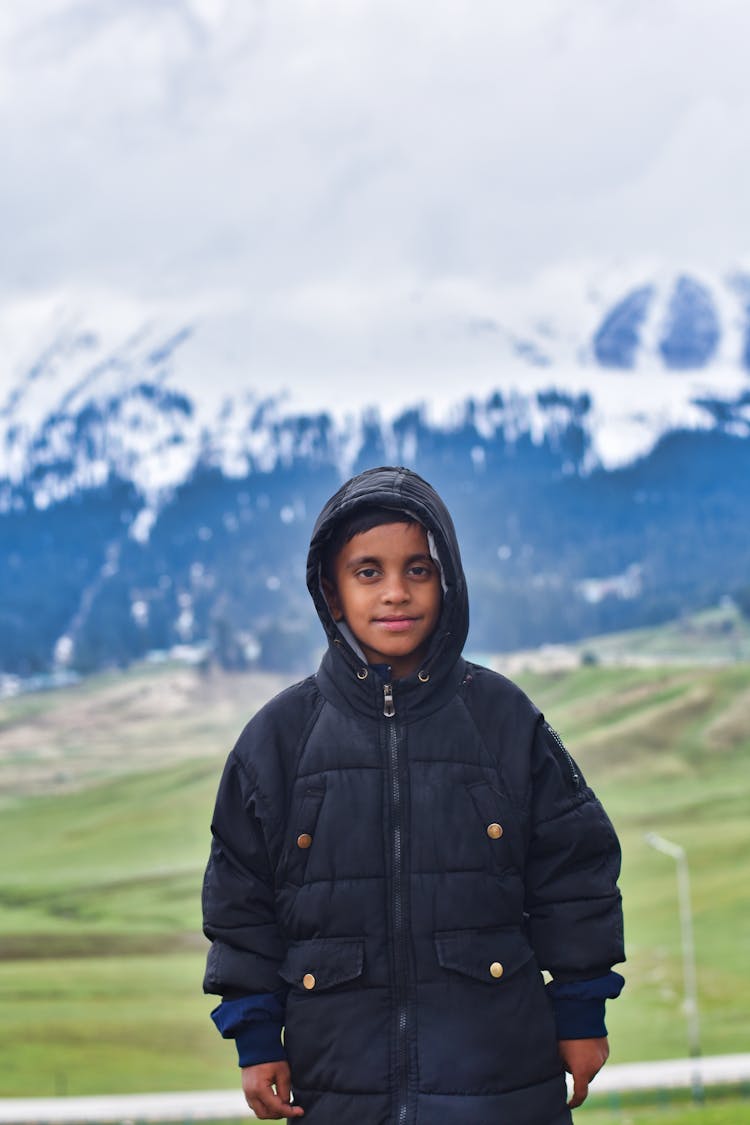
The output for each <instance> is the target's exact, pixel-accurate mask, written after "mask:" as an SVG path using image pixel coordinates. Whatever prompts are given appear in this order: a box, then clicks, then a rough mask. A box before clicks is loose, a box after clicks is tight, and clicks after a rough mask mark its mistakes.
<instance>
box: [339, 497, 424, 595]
mask: <svg viewBox="0 0 750 1125" xmlns="http://www.w3.org/2000/svg"><path fill="white" fill-rule="evenodd" d="M384 523H410V524H411V523H416V524H419V520H418V519H417V518H416V516H413V515H411V513H410V512H405V511H402V510H400V509H398V508H377V507H374V506H370V507H364V508H357V510H356V512H354V513H353V514H352V515H351V516H349V517H348V519H343V520H341V522H340V523H338V524H337V525H336V527H335V528H334V530H333V534H332V535H331V538H330V539H329V540H328V542H327V543H326V546H325V550H324V551H323V558H322V562H321V573H322V576H323V578H325V579H327V580H328V581H329V582H333V580H334V573H333V568H334V563H335V561H336V556H337V555H338V553H339V551H340V550H341V548H342V547H343V546H344V544H345V543H348V542H349V540H350V539H353V538H354V536H355V535H361V534H362V533H363V532H365V531H372V529H373V528H374V527H380V526H381V524H384ZM420 526H421V525H420Z"/></svg>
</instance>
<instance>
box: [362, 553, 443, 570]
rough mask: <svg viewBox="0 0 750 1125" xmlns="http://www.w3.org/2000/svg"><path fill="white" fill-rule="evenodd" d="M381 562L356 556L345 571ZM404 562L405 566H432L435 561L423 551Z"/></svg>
mask: <svg viewBox="0 0 750 1125" xmlns="http://www.w3.org/2000/svg"><path fill="white" fill-rule="evenodd" d="M381 561H382V560H381V559H380V558H379V557H378V556H377V555H358V556H357V558H354V559H349V562H348V563H347V564H346V568H345V569H346V570H354V568H355V567H358V566H363V565H364V563H375V564H376V565H377V566H380V564H381ZM405 562H406V565H407V566H409V565H410V564H411V563H414V562H428V563H433V564H434V562H435V560H434V559H433V558H432V556H431V555H428V554H425V552H424V551H418V552H417V554H416V555H409V557H408V558H407V559H406V560H405Z"/></svg>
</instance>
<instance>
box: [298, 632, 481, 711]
mask: <svg viewBox="0 0 750 1125" xmlns="http://www.w3.org/2000/svg"><path fill="white" fill-rule="evenodd" d="M352 655H353V654H352V652H351V650H350V649H349V647H348V645H345V644H343V643H341V642H338V643H337V642H336V641H333V642H332V643H331V644H330V645H329V647H328V650H327V651H326V653H325V654H324V656H323V659H322V661H321V664H320V668H319V669H318V673H317V681H318V686H319V688H320V691H321V693H322V694H323V696H324V697H325V698H326V699H327V700H328V702H329V703H331V704H333V706H334V707H337V708H338V709H339V710H342V711H350V712H354V713H356V714H358V715H361V716H362V717H364V718H368V719H375V720H379V719H383V720H385V692H384V687H385V680H384V679H383V677H382V676H381V675H379V674H378V671H377V670H376V669H374V668H370V667H369V666H368V665H367V664H363V663H359V662H358V661H356V660H353V659H352ZM465 672H466V662H465V661H464V660H463V659H462V658H459V659H458V660H456V661H454V662H453V663H452V664H450V665H449V664H447V663H446V662H440V663H439V664H438V665H436V666H434V668H433V670H432V671H431V672H419V673H415V674H414V675H411V676H406V677H405V678H404V679H402V680H393V681H392V683H391V685H390V686H391V689H392V694H393V703H394V708H395V715H394V718H395V720H396V722H397V723H399V724H400V723H411V722H414V721H416V720H417V719H420V718H424V717H425V716H426V715H429V714H431V713H432V712H433V711H437V710H438V708H440V707H442V706H443V705H444V704H445V703H446V702H447V701H448V699H450V698H451V697H452V696H453V695H455V693H456V691H457V690H458V688H459V686H460V684H461V682H462V680H463V678H464V675H465Z"/></svg>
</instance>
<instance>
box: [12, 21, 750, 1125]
mask: <svg viewBox="0 0 750 1125" xmlns="http://www.w3.org/2000/svg"><path fill="white" fill-rule="evenodd" d="M749 34H750V13H749V12H748V9H747V7H746V6H745V5H744V4H742V3H739V2H736V0H715V2H714V3H712V4H711V5H708V4H706V3H702V2H701V0H682V2H680V3H678V2H676V0H658V2H657V3H649V4H647V3H642V2H640V0H630V2H628V3H625V2H620V0H612V2H610V3H607V4H601V3H596V2H593V0H576V3H572V2H569V0H527V2H525V3H524V4H519V3H508V4H495V3H490V2H488V0H476V2H475V3H473V4H472V5H470V6H469V7H467V6H465V5H459V4H458V3H455V2H445V3H443V2H436V0H432V2H431V3H427V2H426V0H412V2H410V3H407V4H396V3H392V2H391V0H347V2H346V3H344V2H337V0H288V2H287V3H285V4H283V5H282V4H275V5H271V4H269V3H266V2H262V0H258V2H253V0H244V2H241V0H159V2H150V0H149V2H147V0H119V2H117V3H114V2H110V0H96V2H94V0H27V2H26V3H24V5H23V6H22V5H20V4H9V5H5V6H4V7H3V9H2V11H0V151H2V152H3V154H4V155H3V175H2V177H1V178H0V210H1V212H2V215H3V219H4V238H3V252H4V255H3V258H4V269H3V271H2V274H1V275H0V340H1V341H2V348H1V350H0V355H1V356H2V360H1V361H0V812H1V813H2V816H1V817H0V845H1V848H2V850H1V852H0V854H2V855H3V856H4V860H3V864H2V873H1V874H0V904H2V908H3V909H2V911H1V912H0V954H1V955H2V959H1V960H0V1000H1V1001H2V1004H3V1010H4V1016H3V1021H2V1025H1V1026H0V1045H1V1049H2V1055H3V1068H2V1072H1V1073H0V1095H6V1096H17V1095H26V1094H28V1095H32V1094H33V1095H38V1096H41V1095H46V1094H49V1095H52V1094H87V1093H99V1092H128V1091H130V1092H135V1091H149V1090H170V1089H202V1088H213V1087H222V1086H226V1087H229V1086H231V1085H232V1084H235V1083H236V1078H237V1076H236V1073H235V1070H234V1060H233V1057H232V1052H231V1050H230V1047H229V1046H228V1045H226V1044H223V1043H222V1042H221V1040H220V1039H219V1037H218V1036H217V1035H216V1033H215V1032H214V1030H213V1028H212V1027H211V1025H210V1023H209V1021H208V1018H207V1013H208V1009H209V1008H210V1007H211V1001H210V1000H209V999H207V998H205V999H204V998H202V997H201V995H200V981H201V973H202V969H201V963H202V958H203V940H202V938H201V937H200V933H199V931H200V917H199V907H198V895H199V887H200V879H201V875H202V869H203V864H204V861H205V857H206V854H207V850H208V824H209V820H210V814H211V807H212V801H213V793H214V791H215V786H216V783H217V780H218V775H219V771H220V769H221V764H222V761H223V758H224V756H225V754H226V752H227V751H228V749H229V748H230V747H231V745H232V743H233V741H234V738H235V737H236V735H237V734H238V732H239V730H240V729H241V727H242V726H243V725H244V722H245V721H246V720H247V718H249V716H250V715H251V714H252V712H253V710H254V709H255V708H256V707H257V706H259V705H260V704H262V703H263V702H264V701H265V699H267V698H268V697H269V695H271V694H272V693H273V692H274V691H276V690H278V689H279V688H280V687H281V686H283V685H284V684H285V683H288V682H289V681H290V680H291V679H294V678H297V677H299V676H300V675H303V674H306V673H307V672H309V671H311V670H312V669H313V668H314V667H315V664H316V662H317V660H318V659H319V656H320V653H321V650H322V641H323V634H322V631H321V629H320V625H319V623H318V622H317V619H316V617H315V615H314V612H313V609H312V605H311V603H310V601H309V598H308V595H307V592H306V589H305V585H304V563H305V555H306V549H307V541H308V538H309V533H310V530H311V527H312V523H313V521H314V518H315V515H316V513H317V511H318V510H319V508H320V506H321V505H322V503H323V502H324V501H325V499H326V498H327V497H328V496H329V495H330V494H331V493H332V492H333V491H334V490H335V489H336V488H337V487H338V485H339V483H341V481H342V480H343V479H345V478H346V477H347V476H348V475H350V474H351V473H353V472H356V471H358V470H359V469H362V468H365V467H368V466H371V465H376V464H382V463H399V464H406V465H409V466H410V467H412V468H414V469H416V470H417V471H418V472H420V473H422V474H423V475H424V476H426V477H427V479H428V480H430V481H431V482H432V483H433V484H434V485H435V486H436V487H437V488H438V490H439V491H440V492H441V493H442V494H443V495H444V497H445V499H446V501H447V503H448V505H449V507H450V508H451V510H452V512H453V513H454V517H455V520H456V524H457V529H458V533H459V538H460V541H461V544H462V548H463V551H464V557H465V564H466V569H467V573H468V578H469V591H470V596H471V611H472V627H471V633H470V638H469V655H471V656H472V657H476V658H479V659H481V660H482V661H484V662H486V663H489V664H491V665H492V666H494V667H496V668H497V669H499V670H501V671H504V672H506V673H508V674H510V675H512V676H514V677H515V678H518V679H519V680H520V682H521V683H522V684H523V686H524V687H526V688H527V689H528V690H529V691H530V692H531V694H532V695H533V697H534V698H535V699H536V700H537V701H538V702H539V703H540V705H541V706H543V707H544V709H545V710H546V712H547V714H548V716H549V718H550V720H551V721H552V722H553V723H554V725H555V726H556V727H557V728H558V729H559V730H560V731H561V733H562V734H563V737H564V738H565V740H566V743H567V744H568V746H569V748H570V750H571V752H572V753H573V754H574V755H575V756H576V757H577V758H579V759H580V761H581V762H582V764H583V766H584V769H585V771H586V773H587V776H588V779H589V780H590V782H591V783H592V784H593V785H594V787H595V788H596V789H597V791H598V792H599V793H600V794H601V796H602V797H603V799H604V800H605V803H606V804H607V806H608V808H609V809H610V811H611V812H612V815H613V818H614V820H615V823H616V826H617V828H618V830H619V831H620V833H621V835H622V837H623V841H624V846H625V867H624V877H623V886H624V892H625V896H626V905H627V914H626V919H627V934H626V936H627V938H628V945H629V957H630V962H629V965H628V967H627V972H628V986H627V990H626V992H625V993H624V994H623V997H622V998H621V1000H619V1001H617V1003H616V1004H612V1005H611V1009H612V1012H611V1018H610V1030H611V1033H612V1042H613V1058H612V1062H613V1063H616V1062H623V1063H624V1062H630V1061H643V1060H646V1061H648V1060H655V1059H661V1058H667V1057H680V1056H684V1055H687V1054H688V1052H689V1050H690V1043H689V1042H688V1036H687V1024H686V1020H685V1010H684V992H683V980H682V946H681V938H680V924H679V918H678V901H677V886H676V882H675V869H674V864H673V863H671V862H670V860H669V858H668V857H666V856H664V855H663V854H659V853H657V852H655V851H654V850H653V849H650V848H649V847H648V846H647V844H646V842H645V840H644V834H645V833H646V832H648V831H655V832H658V833H660V834H661V835H663V836H666V837H667V838H669V839H670V840H672V841H675V842H676V843H677V844H678V845H679V846H682V847H684V848H685V849H686V852H687V855H688V860H689V863H690V870H691V879H692V904H693V909H694V926H695V948H696V958H697V980H698V1005H699V1009H700V1033H701V1042H700V1047H701V1050H702V1051H703V1052H704V1053H705V1054H710V1055H723V1054H738V1053H741V1052H744V1051H747V1050H748V1043H750V1021H748V1017H747V1011H748V1007H749V1006H750V973H748V968H747V949H748V948H750V913H749V912H748V909H747V908H748V897H749V896H748V891H747V886H748V876H750V868H749V867H748V859H747V856H748V844H750V827H749V823H750V822H749V819H748V816H747V813H748V808H749V807H750V804H749V798H750V781H749V780H748V770H747V753H748V750H749V749H750V736H749V735H748V733H747V731H748V726H749V725H750V724H748V714H749V712H750V535H748V530H747V529H748V525H749V523H750V488H748V480H749V479H750V233H749V231H748V220H749V217H750V216H749V213H748V207H747V199H748V198H750V148H749V147H748V145H747V122H748V119H749V113H750V72H748V67H747V62H746V43H747V40H748V35H749ZM693 1046H694V1045H693ZM734 1093H735V1094H737V1095H738V1096H737V1097H736V1098H735V1100H734V1101H733V1102H732V1106H731V1109H727V1108H726V1105H724V1104H723V1106H719V1108H718V1109H717V1111H716V1112H717V1113H720V1114H721V1113H726V1114H729V1116H716V1117H713V1116H710V1114H711V1112H712V1110H711V1108H710V1106H709V1105H708V1104H707V1105H705V1106H703V1107H699V1108H697V1109H693V1110H692V1111H691V1112H692V1114H693V1116H692V1117H691V1118H690V1119H691V1120H693V1119H695V1118H696V1115H698V1114H700V1115H701V1118H702V1120H705V1121H706V1122H709V1121H710V1122H714V1121H716V1122H719V1121H724V1120H726V1121H727V1122H729V1121H730V1120H731V1122H732V1125H735V1123H737V1122H740V1121H745V1120H750V1103H748V1102H747V1101H743V1100H742V1099H741V1097H739V1095H740V1094H741V1093H742V1090H741V1089H739V1090H737V1089H736V1090H735V1091H734ZM722 1098H723V1099H724V1102H726V1095H722ZM726 1104H728V1103H726ZM649 1112H650V1110H649V1109H648V1108H646V1109H645V1110H642V1111H641V1110H640V1109H638V1107H636V1108H633V1107H630V1108H627V1107H626V1108H625V1109H621V1108H618V1107H614V1108H613V1107H611V1106H609V1107H607V1108H600V1109H597V1108H596V1106H594V1107H593V1108H590V1107H586V1108H585V1109H584V1110H581V1111H580V1113H579V1116H581V1117H582V1118H584V1119H585V1118H586V1115H588V1119H589V1121H590V1122H591V1125H594V1123H595V1122H596V1121H598V1120H599V1119H600V1118H599V1117H596V1116H595V1115H596V1114H598V1113H601V1114H602V1115H603V1116H601V1121H609V1120H613V1121H614V1120H625V1119H626V1118H625V1117H622V1116H621V1115H622V1114H625V1113H629V1114H630V1117H628V1118H627V1120H634V1121H638V1122H641V1121H643V1122H644V1123H645V1122H646V1121H650V1120H651V1118H650V1117H647V1116H645V1115H644V1114H647V1113H649ZM659 1112H660V1113H661V1115H662V1116H661V1117H660V1118H659V1120H664V1121H665V1122H667V1121H670V1120H674V1121H675V1122H676V1121H678V1120H679V1121H682V1117H678V1116H674V1117H671V1116H669V1115H671V1114H672V1113H674V1114H679V1113H681V1112H682V1110H681V1109H680V1107H672V1108H670V1106H662V1107H661V1108H660V1110H659ZM742 1114H747V1116H742Z"/></svg>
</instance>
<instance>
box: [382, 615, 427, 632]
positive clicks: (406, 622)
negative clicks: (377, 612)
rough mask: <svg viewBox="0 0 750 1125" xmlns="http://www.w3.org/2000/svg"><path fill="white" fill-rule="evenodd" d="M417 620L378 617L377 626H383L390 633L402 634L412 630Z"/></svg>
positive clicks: (413, 618) (412, 618)
mask: <svg viewBox="0 0 750 1125" xmlns="http://www.w3.org/2000/svg"><path fill="white" fill-rule="evenodd" d="M416 620H417V618H416V617H376V618H374V622H375V624H376V625H382V627H383V628H384V629H387V630H388V632H389V633H401V632H405V631H406V630H407V629H410V628H411V626H412V625H413V624H414V623H415V621H416Z"/></svg>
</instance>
